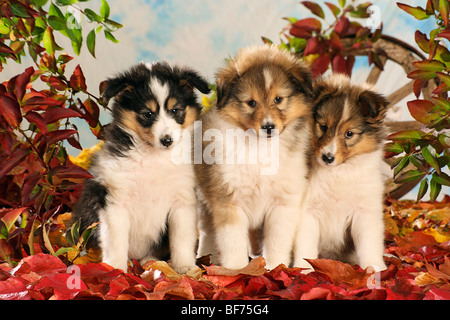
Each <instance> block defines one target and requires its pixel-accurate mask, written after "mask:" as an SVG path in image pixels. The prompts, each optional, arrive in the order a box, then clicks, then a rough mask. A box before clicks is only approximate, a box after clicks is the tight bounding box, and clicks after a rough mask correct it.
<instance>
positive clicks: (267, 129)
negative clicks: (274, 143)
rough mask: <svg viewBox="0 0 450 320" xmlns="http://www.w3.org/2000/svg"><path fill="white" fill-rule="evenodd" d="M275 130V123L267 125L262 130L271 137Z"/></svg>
mask: <svg viewBox="0 0 450 320" xmlns="http://www.w3.org/2000/svg"><path fill="white" fill-rule="evenodd" d="M274 129H275V125H274V124H273V123H266V124H264V125H263V126H261V130H262V131H263V132H264V133H265V134H266V135H267V136H268V137H270V136H271V135H272V133H273V130H274Z"/></svg>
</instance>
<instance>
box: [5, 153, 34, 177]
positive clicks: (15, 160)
mask: <svg viewBox="0 0 450 320" xmlns="http://www.w3.org/2000/svg"><path fill="white" fill-rule="evenodd" d="M29 153H30V151H29V150H25V149H23V148H18V149H16V150H15V151H14V152H13V153H12V154H11V155H10V156H9V157H8V158H6V160H5V161H3V162H2V163H1V165H0V179H1V178H3V176H5V175H6V174H8V172H10V171H11V170H12V169H13V168H15V167H16V166H17V165H19V164H20V163H21V162H22V161H24V160H25V158H26V157H27V156H28V154H29Z"/></svg>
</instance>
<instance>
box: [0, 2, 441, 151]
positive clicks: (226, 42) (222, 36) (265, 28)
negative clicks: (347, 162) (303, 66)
mask: <svg viewBox="0 0 450 320" xmlns="http://www.w3.org/2000/svg"><path fill="white" fill-rule="evenodd" d="M347 1H350V0H347ZM320 2H323V1H320ZM329 2H332V3H335V4H337V3H338V1H337V0H329ZM358 2H365V1H356V3H358ZM371 2H372V3H373V4H375V5H378V6H379V8H380V10H381V20H382V22H383V26H384V28H383V30H384V31H383V33H384V34H387V35H390V36H394V37H397V38H399V39H401V40H403V41H405V42H407V43H409V44H411V45H413V46H416V45H415V42H414V31H415V30H416V29H420V30H421V31H422V32H426V33H427V32H429V31H430V30H431V29H433V28H434V24H433V23H432V22H430V21H428V20H427V21H417V20H415V19H414V18H413V17H411V16H410V15H408V14H406V13H405V12H403V11H402V10H400V9H399V8H398V7H397V6H396V4H395V3H396V1H393V0H373V1H371ZM400 2H403V3H407V4H409V5H412V6H418V5H421V6H423V7H424V6H425V3H426V0H403V1H400ZM108 3H109V5H110V8H111V14H110V16H111V18H112V19H113V20H116V21H118V22H120V23H122V24H124V28H122V29H120V30H118V31H117V32H115V33H114V35H115V36H116V38H117V39H119V40H120V43H118V44H114V43H112V42H110V41H108V40H106V39H104V38H103V36H102V34H99V35H98V36H97V44H96V56H97V58H96V59H94V58H93V57H91V56H90V54H89V52H88V50H87V48H86V47H85V46H84V47H83V48H82V52H81V55H80V56H78V57H76V58H75V59H74V61H72V62H71V63H70V64H69V65H68V68H67V74H70V73H71V72H72V70H73V68H75V66H76V65H77V64H80V65H81V67H82V69H83V71H84V73H85V75H86V78H87V84H88V88H89V89H90V91H92V92H94V93H98V84H99V83H100V82H101V81H102V80H105V79H106V78H107V77H111V76H113V75H114V74H115V73H117V72H120V71H122V70H125V69H127V68H128V67H130V66H131V65H133V64H135V63H137V62H140V61H146V62H152V61H156V60H166V61H168V62H169V63H176V64H180V65H189V66H191V67H192V68H194V69H196V70H198V71H199V72H200V73H201V74H203V75H204V76H205V77H206V78H207V79H208V81H210V82H211V83H213V82H214V75H215V72H216V71H217V69H218V68H220V67H221V66H222V65H223V62H224V59H226V58H228V57H229V56H231V55H234V54H235V53H236V52H237V51H238V49H239V48H242V47H245V46H249V45H254V44H262V41H261V36H265V37H268V38H269V39H272V40H273V41H274V43H276V44H278V43H280V41H279V33H280V31H281V30H282V29H283V28H284V27H285V26H286V25H287V21H285V20H283V19H282V18H283V17H296V18H298V19H302V18H307V17H310V16H311V13H310V11H309V10H307V9H306V8H305V7H304V6H302V5H301V4H299V1H298V0H283V1H275V0H189V1H185V0H164V1H163V0H127V1H124V0H108ZM78 5H79V6H80V7H81V8H84V7H89V8H92V9H93V10H94V11H96V12H99V9H100V5H101V2H100V1H99V0H91V1H89V2H86V3H85V2H80V3H79V4H78ZM323 8H324V11H325V13H326V14H327V17H328V18H329V21H332V16H331V12H330V11H329V10H328V8H326V6H325V5H323ZM86 20H87V19H84V20H83V21H82V25H83V34H84V37H86V35H87V33H88V32H89V31H90V30H91V29H92V28H93V27H94V25H92V24H91V25H90V24H89V23H88V21H86ZM360 23H362V24H365V21H360ZM56 40H57V43H58V44H60V45H61V46H62V47H64V48H66V50H67V52H68V53H69V54H73V52H72V50H71V46H70V42H69V41H68V39H66V38H64V37H62V36H61V37H57V38H56ZM23 64H26V61H25V62H24V63H23ZM30 65H31V63H30ZM24 67H25V66H24V65H17V64H14V63H10V64H9V65H7V66H6V68H5V70H4V71H3V72H2V73H1V74H0V81H4V80H7V79H9V78H10V77H12V76H14V75H15V74H18V73H21V72H23V69H24ZM356 67H357V70H356V71H354V75H353V77H352V78H353V81H355V82H360V81H364V80H365V79H366V77H367V74H368V72H369V70H370V69H369V67H368V63H367V59H366V58H361V59H358V61H357V64H356ZM385 70H386V71H385V72H383V74H382V76H381V79H380V81H379V82H378V84H377V89H378V91H380V92H381V93H384V94H389V93H390V92H392V91H393V89H395V88H399V87H400V86H402V85H403V84H404V83H406V82H408V80H409V79H407V78H406V75H405V74H404V72H403V70H402V69H401V68H399V67H398V66H395V65H393V64H388V65H387V66H386V68H385ZM412 99H413V96H411V97H409V98H406V99H404V100H403V101H401V102H400V103H399V104H398V106H399V108H398V109H399V110H398V112H396V113H393V114H392V115H391V117H393V118H395V119H402V120H407V119H410V116H409V114H408V112H407V108H406V101H408V100H412ZM101 119H102V122H103V123H107V122H109V119H110V118H109V115H108V113H106V112H104V113H103V114H102V116H101ZM75 123H76V125H77V126H78V128H79V130H80V139H81V144H82V146H83V147H85V148H86V147H90V146H92V145H94V144H95V143H96V142H97V141H96V140H95V137H94V136H93V135H92V134H91V133H90V131H89V128H88V127H87V125H85V124H84V123H83V122H82V121H77V122H75ZM69 152H70V153H71V154H73V155H76V154H78V152H79V151H78V150H75V149H73V148H69Z"/></svg>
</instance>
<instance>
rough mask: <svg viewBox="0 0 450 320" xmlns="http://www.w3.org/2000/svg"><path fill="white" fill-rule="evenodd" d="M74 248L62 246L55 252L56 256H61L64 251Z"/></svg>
mask: <svg viewBox="0 0 450 320" xmlns="http://www.w3.org/2000/svg"><path fill="white" fill-rule="evenodd" d="M72 250H74V248H72V247H62V248H59V249H58V250H57V251H56V252H55V256H60V255H62V254H64V253H66V252H69V251H72Z"/></svg>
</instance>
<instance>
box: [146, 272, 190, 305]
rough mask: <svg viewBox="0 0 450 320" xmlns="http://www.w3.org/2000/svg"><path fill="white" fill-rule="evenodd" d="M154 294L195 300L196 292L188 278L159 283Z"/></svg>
mask: <svg viewBox="0 0 450 320" xmlns="http://www.w3.org/2000/svg"><path fill="white" fill-rule="evenodd" d="M153 292H154V293H160V294H163V296H167V295H170V296H176V297H178V298H184V299H188V300H193V299H194V292H193V290H192V287H191V284H190V282H189V280H187V278H186V277H181V278H180V279H178V280H177V281H167V282H166V281H164V282H159V283H158V284H157V285H156V286H155V288H154V290H153Z"/></svg>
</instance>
